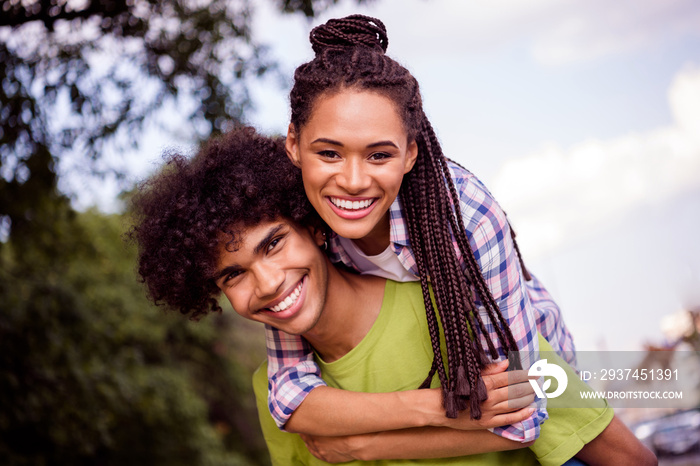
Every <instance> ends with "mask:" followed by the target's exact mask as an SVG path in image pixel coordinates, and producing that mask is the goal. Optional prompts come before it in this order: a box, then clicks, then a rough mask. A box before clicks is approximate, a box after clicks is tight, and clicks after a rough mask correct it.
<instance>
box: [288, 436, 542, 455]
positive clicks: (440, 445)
mask: <svg viewBox="0 0 700 466" xmlns="http://www.w3.org/2000/svg"><path fill="white" fill-rule="evenodd" d="M301 438H302V440H304V443H305V444H306V447H307V448H308V449H309V452H311V454H313V455H314V456H315V457H316V458H318V459H321V460H323V461H327V462H329V463H342V462H346V461H352V460H362V461H371V460H383V459H422V458H450V457H454V456H467V455H476V454H479V453H487V452H493V451H506V450H515V449H518V448H525V447H528V446H530V444H531V443H520V442H515V441H513V440H508V439H505V438H503V437H500V436H498V435H495V434H492V433H491V432H488V431H486V430H477V431H465V430H457V429H450V428H447V427H419V428H415V429H402V430H393V431H386V432H378V433H375V434H364V435H352V436H345V437H322V436H311V435H305V434H302V435H301Z"/></svg>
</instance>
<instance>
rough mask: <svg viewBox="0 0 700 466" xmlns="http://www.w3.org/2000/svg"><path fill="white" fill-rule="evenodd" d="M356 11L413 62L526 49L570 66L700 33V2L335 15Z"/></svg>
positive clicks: (581, 1) (542, 2)
mask: <svg viewBox="0 0 700 466" xmlns="http://www.w3.org/2000/svg"><path fill="white" fill-rule="evenodd" d="M355 11H357V12H362V13H365V14H370V15H375V16H377V17H379V18H380V19H381V20H382V21H384V22H385V23H386V24H387V28H388V29H389V37H390V53H391V54H392V56H397V57H398V58H402V59H403V58H408V59H410V60H409V61H410V62H415V56H416V55H425V56H428V57H434V56H436V55H439V56H442V55H449V56H455V55H456V56H459V55H464V54H465V53H474V52H484V51H490V50H491V49H493V48H494V47H501V46H516V47H523V46H524V47H526V48H527V49H528V50H529V53H530V55H531V56H532V57H533V58H534V59H535V60H537V61H538V62H540V63H543V64H547V65H562V64H568V63H575V62H580V61H587V60H592V59H596V58H599V57H606V56H612V55H615V54H618V53H623V52H629V51H635V50H645V49H649V48H652V47H655V46H657V45H658V44H660V43H662V42H666V41H674V40H677V39H679V38H682V37H686V36H695V37H697V36H698V34H699V33H700V30H698V28H697V24H699V23H700V3H698V2H697V1H695V0H664V1H659V0H617V1H615V2H610V1H608V0H569V1H566V2H562V1H557V0H493V1H490V2H473V1H472V2H465V1H463V0H433V1H425V0H422V1H421V0H408V1H407V0H401V1H399V0H380V1H378V2H376V3H372V4H370V5H369V6H363V7H357V6H355V5H353V4H352V2H349V3H347V4H343V7H341V8H339V9H334V10H332V15H331V16H341V15H343V14H348V13H351V12H355ZM323 19H324V20H325V19H326V18H325V16H324V18H323ZM436 38H439V43H436Z"/></svg>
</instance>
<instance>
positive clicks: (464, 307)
mask: <svg viewBox="0 0 700 466" xmlns="http://www.w3.org/2000/svg"><path fill="white" fill-rule="evenodd" d="M310 40H311V44H312V47H313V50H314V52H315V53H316V57H315V58H314V59H313V60H312V61H310V62H308V63H305V64H303V65H301V66H299V67H298V68H297V70H296V72H295V74H294V80H295V82H294V87H293V89H292V91H291V93H290V103H291V120H292V124H293V126H294V130H295V131H296V132H297V133H298V132H299V131H300V130H301V129H302V128H303V127H304V125H305V124H306V123H307V122H308V121H309V119H310V117H311V113H312V111H313V105H314V103H315V102H316V101H317V99H318V98H319V97H320V96H327V95H329V94H333V93H336V92H340V91H342V90H344V89H357V90H369V91H372V92H376V93H378V94H381V95H383V96H386V97H388V98H390V99H391V100H392V101H393V102H394V103H395V105H396V109H397V111H398V112H399V115H400V116H401V118H402V121H403V123H404V126H405V128H406V132H407V133H408V137H409V139H411V140H413V139H415V141H416V143H417V145H418V158H417V161H416V164H415V166H414V167H413V169H412V170H411V172H409V173H408V174H407V175H406V176H405V178H404V181H403V183H402V186H401V191H400V197H401V200H402V203H403V208H404V211H405V212H404V213H405V217H406V220H407V225H408V233H409V240H410V244H411V247H412V249H413V253H414V256H415V259H416V265H417V267H418V271H419V274H420V283H421V287H422V290H423V299H424V302H425V308H426V314H427V320H428V328H429V330H430V338H431V341H432V346H433V351H434V359H433V364H432V368H431V369H430V373H429V374H428V377H427V378H426V380H425V381H424V382H423V385H422V387H428V386H429V385H430V382H431V380H432V378H433V376H434V375H435V373H436V372H437V374H438V377H439V380H440V383H441V385H442V388H443V395H444V396H443V400H444V407H445V411H446V414H447V416H448V417H456V416H457V414H458V412H459V411H461V410H464V409H465V408H466V407H467V406H470V412H471V416H472V418H475V419H478V418H480V417H481V409H480V404H481V402H482V401H483V400H484V399H485V398H486V389H485V386H484V383H483V381H482V379H481V373H480V372H481V369H482V368H483V367H484V366H485V364H487V363H488V359H487V358H486V352H487V351H488V353H489V354H490V356H491V358H492V359H496V358H497V357H498V352H497V350H496V348H495V346H494V343H493V342H492V341H491V340H490V339H488V338H486V339H485V340H486V342H487V348H484V347H483V346H482V343H481V340H480V338H478V337H477V335H478V333H479V332H481V334H483V335H487V332H486V326H485V323H484V321H483V319H482V318H481V316H480V315H479V311H478V306H477V302H476V301H477V300H478V302H480V303H482V305H483V306H484V308H485V309H486V314H487V315H488V318H489V320H490V321H491V323H492V324H493V327H494V328H495V330H496V333H497V335H498V341H499V342H500V345H501V347H502V349H503V351H504V353H505V354H508V352H509V351H512V352H514V353H515V354H517V351H518V348H517V345H516V343H515V339H514V338H513V335H512V333H511V331H510V328H509V327H508V324H507V322H506V321H505V319H504V317H503V315H502V314H501V312H500V310H499V308H498V305H497V303H496V301H495V300H494V298H493V296H492V294H491V292H490V290H489V288H488V286H487V284H486V281H485V280H484V277H483V276H482V274H481V271H480V268H479V264H478V263H477V261H476V259H475V257H474V254H473V252H472V249H471V247H470V245H469V239H468V238H467V235H466V230H465V227H464V222H463V220H462V214H461V212H460V204H459V197H458V194H457V191H456V189H455V186H454V183H453V182H452V177H451V174H450V171H449V168H448V165H447V159H446V158H445V156H444V155H443V153H442V149H441V147H440V144H439V142H438V140H437V136H436V135H435V132H434V131H433V128H432V126H431V125H430V122H429V121H428V118H427V117H426V115H425V114H424V113H423V106H422V101H421V95H420V91H419V87H418V82H417V81H416V79H415V78H414V77H413V76H412V75H411V73H410V72H409V71H408V70H406V68H404V67H403V66H401V65H400V64H398V63H397V62H396V61H394V60H392V59H391V58H389V57H388V56H386V55H385V54H384V52H385V51H386V48H387V45H388V42H389V40H388V37H387V33H386V28H385V27H384V24H383V23H382V22H381V21H380V20H378V19H375V18H371V17H367V16H362V15H352V16H348V17H346V18H341V19H332V20H330V21H328V22H327V23H326V24H323V25H321V26H318V27H316V28H314V29H313V30H312V31H311V34H310ZM446 219H447V221H446ZM453 238H454V241H456V244H457V248H458V250H459V254H458V253H457V251H456V250H455V247H454V243H453ZM516 251H517V249H516ZM459 255H461V257H462V258H463V261H464V263H465V264H466V268H465V270H464V272H462V268H461V267H460V261H459ZM523 270H524V268H523ZM429 285H430V286H429ZM430 287H432V290H433V293H434V297H435V303H436V305H437V309H438V310H439V317H438V314H436V311H435V307H434V306H433V301H432V300H431V294H430ZM472 290H474V291H475V292H476V296H474V295H473V292H472ZM438 319H439V321H440V322H441V324H442V328H443V330H444V336H445V342H446V354H447V364H446V365H445V364H444V362H443V358H442V353H441V350H440V326H439V322H438ZM516 359H517V358H516ZM445 366H447V368H446V367H445ZM516 366H519V361H516Z"/></svg>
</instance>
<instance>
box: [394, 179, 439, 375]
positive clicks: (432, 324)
mask: <svg viewBox="0 0 700 466" xmlns="http://www.w3.org/2000/svg"><path fill="white" fill-rule="evenodd" d="M423 169H424V168H423V167H415V168H414V170H417V171H421V170H423ZM406 186H407V187H406V189H405V190H404V191H403V196H404V199H405V202H406V206H407V207H406V214H407V218H408V219H417V218H420V216H425V215H426V213H425V209H426V206H425V204H422V205H420V204H419V203H417V202H414V201H413V199H414V198H415V197H416V196H418V197H420V196H421V195H422V192H424V189H423V188H422V186H421V185H420V184H419V183H416V184H413V185H408V184H407V185H406ZM417 204H418V205H417ZM417 208H420V209H421V212H420V213H417V212H416V209H417ZM407 225H408V229H409V235H410V236H411V237H414V238H417V240H416V241H415V242H414V243H413V245H412V246H413V250H414V252H416V254H415V257H416V266H417V267H418V273H419V277H420V284H421V289H422V291H423V301H424V304H425V311H426V318H427V320H428V330H429V332H430V341H431V344H432V346H433V364H432V366H431V368H430V371H429V373H428V377H427V378H426V379H425V381H424V382H423V383H422V384H421V388H428V387H430V382H431V381H432V378H433V375H434V374H435V371H437V372H438V378H439V380H440V384H441V385H442V386H443V387H446V386H447V382H448V379H447V374H446V373H445V366H444V364H443V360H442V351H440V326H439V324H438V320H437V315H436V313H435V307H434V306H433V302H432V300H431V299H429V296H430V288H429V283H428V273H427V271H428V269H427V267H426V265H425V263H424V261H423V258H424V257H425V256H426V254H424V252H423V241H422V240H421V238H422V235H420V234H419V233H418V232H416V231H415V230H416V227H417V225H418V222H415V221H408V222H407ZM426 297H428V298H426Z"/></svg>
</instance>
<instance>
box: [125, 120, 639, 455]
mask: <svg viewBox="0 0 700 466" xmlns="http://www.w3.org/2000/svg"><path fill="white" fill-rule="evenodd" d="M134 205H135V206H136V212H137V214H138V215H139V216H140V218H139V219H138V223H137V226H136V227H135V228H134V230H133V232H132V236H133V237H134V238H135V239H136V240H137V241H138V243H139V247H140V255H139V273H140V274H141V276H142V277H143V279H144V281H145V283H146V284H147V286H148V288H149V291H150V293H151V297H152V298H153V299H154V301H156V302H165V303H167V304H169V305H170V306H172V307H177V308H179V309H180V311H181V312H183V313H190V314H191V315H192V316H193V317H199V316H201V315H203V314H206V313H207V312H208V311H211V310H214V311H218V310H220V307H219V306H218V304H217V302H216V300H215V299H214V297H215V296H216V295H217V294H218V293H219V292H220V291H222V292H223V294H224V295H225V296H226V297H227V298H228V299H229V301H230V302H231V304H232V306H233V308H234V310H235V311H236V312H237V313H238V314H240V315H242V316H243V317H245V318H248V319H251V320H255V321H258V322H261V323H264V324H266V325H270V326H273V327H275V328H277V329H279V330H282V331H283V332H287V333H289V334H293V335H303V336H304V337H305V338H306V340H307V341H308V342H309V343H310V344H311V345H312V346H313V348H314V350H315V352H316V355H317V360H318V362H319V363H320V364H321V366H322V369H323V375H324V378H325V379H326V381H327V382H328V383H329V385H330V387H322V388H319V389H317V390H322V391H320V392H319V393H323V390H334V389H339V388H341V389H345V390H354V391H356V392H384V393H374V394H372V395H368V394H366V393H363V394H361V395H360V394H359V393H358V396H361V398H362V400H364V401H363V402H365V403H373V404H374V407H375V412H376V413H377V414H378V416H375V417H378V418H379V419H381V422H379V423H377V422H376V420H374V421H372V422H368V421H367V420H366V419H363V418H361V417H358V416H353V411H352V410H348V409H342V407H339V408H338V409H337V410H327V411H326V412H322V413H316V414H317V415H320V417H324V416H325V417H327V416H338V417H340V418H342V419H343V420H344V422H346V423H348V424H351V425H352V427H353V429H354V431H360V432H372V433H371V434H366V435H355V436H350V437H331V438H322V437H311V436H308V435H307V436H305V437H304V438H302V437H300V436H299V435H296V434H292V433H288V432H281V431H279V430H278V429H277V427H276V425H275V424H274V421H273V420H272V418H271V417H270V415H269V412H268V409H267V407H266V406H265V403H266V398H267V379H266V375H265V374H266V371H265V368H264V367H263V368H261V369H260V370H259V371H258V372H257V373H256V375H255V377H254V388H255V392H256V397H257V400H258V411H259V414H260V419H261V424H262V427H263V433H264V435H265V438H266V441H267V442H268V446H269V448H270V453H271V456H272V458H273V463H275V464H298V463H301V464H314V463H315V462H317V461H318V460H317V459H316V458H314V457H313V456H312V453H310V452H309V449H310V450H311V451H312V452H313V454H314V455H316V456H319V457H322V458H325V459H327V460H331V461H349V460H352V459H384V458H394V459H396V458H442V459H440V460H436V459H430V460H426V461H425V464H436V463H445V464H500V463H518V464H531V463H533V464H534V463H536V462H537V459H536V457H537V458H539V459H540V460H542V459H543V458H545V459H546V460H547V461H548V462H552V463H554V462H556V461H557V458H561V459H562V460H561V461H560V462H563V461H566V459H568V458H571V457H572V456H573V455H574V454H576V452H578V451H579V450H581V448H582V447H583V446H584V444H585V443H588V442H590V443H588V445H587V446H586V447H585V448H584V449H583V451H581V452H580V453H579V455H580V456H582V457H584V458H585V459H586V460H588V461H595V460H596V459H597V456H596V455H599V454H600V453H605V454H606V456H605V457H604V459H605V460H607V461H610V460H611V458H612V457H611V456H609V455H608V454H609V453H611V452H612V453H615V454H619V455H621V458H619V459H620V461H622V460H628V461H631V463H630V464H643V461H645V460H649V459H650V457H649V456H648V455H646V453H645V451H644V450H637V449H636V448H637V446H639V448H643V447H641V445H640V444H639V443H638V442H636V443H635V440H636V439H634V437H633V436H631V433H629V431H628V430H625V429H621V428H620V426H619V425H618V423H617V421H616V420H613V421H612V423H610V420H611V419H612V417H613V415H612V410H610V409H609V408H608V407H607V405H605V404H603V406H600V407H598V408H590V409H587V410H584V414H585V415H582V416H581V419H578V420H577V421H576V422H575V423H573V424H574V425H580V426H581V428H578V427H576V428H571V427H572V426H571V425H569V426H567V427H569V428H570V430H569V431H566V432H565V434H556V433H551V434H547V435H544V432H545V431H544V430H543V436H542V437H543V438H541V439H540V440H538V442H535V446H534V447H533V449H526V448H522V447H524V446H527V445H523V444H521V443H518V442H514V441H511V440H508V439H505V438H503V437H500V436H497V435H495V434H493V433H491V432H489V431H488V430H486V429H487V428H491V427H496V426H500V425H505V424H511V423H515V422H520V421H522V420H523V419H525V418H527V417H528V416H530V415H531V414H532V412H531V411H530V410H529V409H528V407H527V406H528V405H529V404H530V402H531V401H532V399H533V398H532V394H531V390H530V389H529V383H528V382H527V377H526V374H525V373H524V371H521V372H517V373H516V375H512V374H513V373H512V372H510V373H507V374H506V373H502V370H503V369H504V367H503V365H501V367H500V368H499V369H491V370H490V371H491V372H490V375H487V377H486V380H487V381H488V383H487V385H488V387H487V388H488V389H489V392H488V395H489V396H488V399H487V401H486V402H485V403H484V404H483V410H482V411H483V416H482V418H481V420H472V419H470V417H469V414H468V412H467V413H464V414H462V415H461V416H460V417H458V418H457V419H447V418H445V417H444V409H443V407H442V406H441V402H440V391H439V390H437V389H433V390H411V389H414V388H415V387H417V386H419V385H420V383H421V382H422V381H423V380H424V378H425V376H426V374H427V373H428V370H429V369H430V366H431V365H432V360H433V352H432V346H431V343H430V337H429V332H428V329H427V324H426V321H425V312H424V308H423V298H422V292H421V289H420V285H419V284H417V283H410V282H409V283H396V282H392V281H387V280H385V279H382V278H377V277H373V276H368V275H357V274H354V273H351V272H347V271H345V270H342V269H339V268H336V267H334V266H333V265H332V264H331V263H330V262H329V260H328V258H327V257H326V256H325V255H324V254H323V252H322V251H321V248H320V247H321V246H322V245H323V244H324V241H325V240H324V234H323V228H322V226H321V225H320V222H319V220H318V218H317V216H316V215H315V212H313V209H312V208H311V207H310V205H309V203H308V201H307V200H306V198H305V195H304V191H303V187H302V186H301V179H300V176H299V173H298V172H297V171H296V170H295V169H294V168H293V167H292V166H291V164H290V162H288V160H287V158H286V156H285V155H284V152H283V147H282V142H281V141H280V140H271V139H268V138H264V137H261V136H259V135H257V134H255V132H254V131H252V130H251V129H239V130H236V131H233V132H231V133H229V134H227V135H226V136H225V137H223V138H221V139H217V140H212V141H210V142H209V143H208V144H207V145H206V146H205V147H203V149H202V150H201V151H200V153H199V154H198V155H197V156H196V157H195V158H194V159H192V160H191V161H188V160H187V159H185V158H184V157H177V156H176V157H173V158H172V159H171V161H170V163H169V166H168V167H166V169H165V170H163V171H162V173H161V174H160V175H158V176H156V177H154V178H153V179H151V180H150V181H149V182H147V183H146V184H145V185H143V186H142V189H141V192H140V194H139V195H137V196H136V197H135V200H134ZM542 341H544V340H542ZM442 347H443V349H445V348H446V344H445V342H443V345H442ZM499 370H500V372H499ZM509 385H510V386H509ZM434 386H435V383H434ZM334 387H335V388H334ZM509 398H510V400H509ZM367 400H369V401H367ZM305 405H306V408H308V407H309V406H312V405H311V402H310V401H309V402H307V401H306V400H305V401H304V403H302V405H301V406H300V408H299V410H298V411H297V412H295V414H294V415H293V416H292V419H291V420H290V422H292V421H294V418H295V417H297V416H300V415H301V413H303V412H304V411H308V409H305ZM304 415H306V414H304ZM293 424H295V425H297V430H298V431H299V432H305V431H306V432H311V433H313V432H314V431H313V429H308V430H306V429H304V427H303V426H304V423H303V422H299V423H293ZM608 424H610V425H609V426H608ZM606 426H608V427H607V428H606ZM544 427H545V428H546V427H547V423H545V424H544ZM555 427H556V426H555ZM550 430H551V429H550ZM601 432H603V434H601ZM599 434H601V435H599ZM558 435H559V436H558ZM596 436H597V438H596V440H594V441H593V442H591V440H592V439H593V438H595V437H596ZM621 441H624V442H621ZM304 442H306V444H305V443H304ZM613 443H614V444H616V445H618V446H617V447H616V448H614V449H611V448H608V447H609V446H610V445H611V444H613ZM538 444H540V445H542V446H541V447H539V451H538V448H537V445H538ZM307 446H308V448H309V449H307ZM507 450H510V451H507ZM586 450H588V451H586ZM489 452H491V453H489ZM464 455H471V456H464ZM620 461H617V464H624V463H622V462H620ZM383 464H391V463H389V462H387V463H383Z"/></svg>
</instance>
